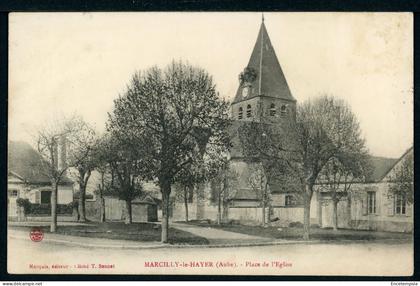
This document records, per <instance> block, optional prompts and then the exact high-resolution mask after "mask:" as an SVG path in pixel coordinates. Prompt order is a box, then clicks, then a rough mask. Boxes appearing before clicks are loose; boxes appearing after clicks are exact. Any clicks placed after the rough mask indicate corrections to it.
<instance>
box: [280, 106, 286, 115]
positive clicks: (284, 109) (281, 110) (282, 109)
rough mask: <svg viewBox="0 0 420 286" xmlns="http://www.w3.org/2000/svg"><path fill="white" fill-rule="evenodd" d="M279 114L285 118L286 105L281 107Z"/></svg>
mask: <svg viewBox="0 0 420 286" xmlns="http://www.w3.org/2000/svg"><path fill="white" fill-rule="evenodd" d="M280 113H281V115H282V116H285V115H286V114H287V106H286V105H282V106H281V108H280Z"/></svg>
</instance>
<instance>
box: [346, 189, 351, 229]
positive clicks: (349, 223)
mask: <svg viewBox="0 0 420 286" xmlns="http://www.w3.org/2000/svg"><path fill="white" fill-rule="evenodd" d="M347 226H348V227H349V228H351V227H352V225H351V195H350V193H348V194H347Z"/></svg>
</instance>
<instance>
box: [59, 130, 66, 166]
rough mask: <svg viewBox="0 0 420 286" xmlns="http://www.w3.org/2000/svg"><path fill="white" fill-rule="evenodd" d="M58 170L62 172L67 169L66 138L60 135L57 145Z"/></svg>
mask: <svg viewBox="0 0 420 286" xmlns="http://www.w3.org/2000/svg"><path fill="white" fill-rule="evenodd" d="M57 154H58V160H57V161H58V169H59V170H63V169H65V168H66V167H67V153H66V136H65V135H61V136H60V137H59V139H58V145H57Z"/></svg>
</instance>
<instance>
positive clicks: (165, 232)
mask: <svg viewBox="0 0 420 286" xmlns="http://www.w3.org/2000/svg"><path fill="white" fill-rule="evenodd" d="M160 189H161V192H162V204H163V206H162V234H161V242H162V243H168V236H169V195H170V194H171V185H170V184H169V183H167V182H163V183H161V187H160Z"/></svg>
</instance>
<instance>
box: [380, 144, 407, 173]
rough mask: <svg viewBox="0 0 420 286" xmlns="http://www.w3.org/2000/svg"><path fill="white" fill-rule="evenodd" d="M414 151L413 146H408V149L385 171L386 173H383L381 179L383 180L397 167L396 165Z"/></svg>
mask: <svg viewBox="0 0 420 286" xmlns="http://www.w3.org/2000/svg"><path fill="white" fill-rule="evenodd" d="M413 151H414V148H413V146H411V147H410V148H408V150H407V151H405V152H404V154H403V155H402V156H401V157H400V158H398V159H396V160H395V162H394V163H393V164H392V165H391V166H390V167H389V168H388V169H387V171H386V172H384V174H383V175H382V177H381V178H380V179H379V180H380V181H382V180H383V179H385V177H386V176H387V175H388V174H389V173H390V172H391V171H392V170H393V169H394V168H395V166H397V165H398V163H399V162H400V161H402V160H403V159H404V158H406V157H407V156H408V155H409V154H412V153H413Z"/></svg>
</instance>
